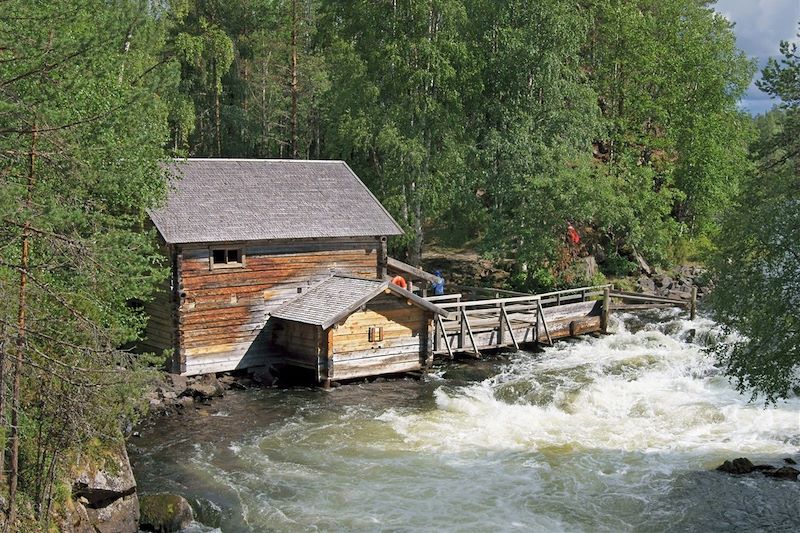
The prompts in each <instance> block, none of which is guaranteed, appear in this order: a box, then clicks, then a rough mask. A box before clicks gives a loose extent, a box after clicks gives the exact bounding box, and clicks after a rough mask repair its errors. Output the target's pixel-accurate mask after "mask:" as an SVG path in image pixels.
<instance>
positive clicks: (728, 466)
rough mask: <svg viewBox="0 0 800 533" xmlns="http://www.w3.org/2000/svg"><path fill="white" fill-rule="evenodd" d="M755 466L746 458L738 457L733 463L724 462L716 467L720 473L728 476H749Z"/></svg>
mask: <svg viewBox="0 0 800 533" xmlns="http://www.w3.org/2000/svg"><path fill="white" fill-rule="evenodd" d="M754 468H755V466H754V465H753V463H752V462H750V459H748V458H747V457H739V458H738V459H734V460H733V461H725V462H724V463H722V464H721V465H719V466H718V467H717V470H719V471H720V472H726V473H728V474H749V473H750V472H752V471H753V469H754Z"/></svg>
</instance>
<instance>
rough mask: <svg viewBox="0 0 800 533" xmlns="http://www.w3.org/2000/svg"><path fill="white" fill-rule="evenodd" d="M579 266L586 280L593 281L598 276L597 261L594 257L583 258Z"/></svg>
mask: <svg viewBox="0 0 800 533" xmlns="http://www.w3.org/2000/svg"><path fill="white" fill-rule="evenodd" d="M579 265H580V268H581V270H582V272H581V273H582V274H583V278H584V279H585V280H589V281H591V280H592V279H593V278H594V277H595V276H596V275H597V272H598V268H597V261H596V260H595V258H594V256H591V255H589V256H586V257H581V258H580V259H579Z"/></svg>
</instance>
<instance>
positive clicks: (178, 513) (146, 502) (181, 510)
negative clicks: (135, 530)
mask: <svg viewBox="0 0 800 533" xmlns="http://www.w3.org/2000/svg"><path fill="white" fill-rule="evenodd" d="M139 509H140V512H141V518H140V519H139V526H140V527H141V528H142V529H144V530H147V531H157V532H161V533H169V532H172V531H180V530H181V529H184V528H186V527H188V526H189V524H191V523H192V521H194V513H193V512H192V506H191V505H189V502H188V501H186V498H184V497H183V496H178V495H177V494H166V493H164V494H147V495H143V496H142V497H141V498H139Z"/></svg>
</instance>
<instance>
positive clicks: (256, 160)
mask: <svg viewBox="0 0 800 533" xmlns="http://www.w3.org/2000/svg"><path fill="white" fill-rule="evenodd" d="M172 160H173V161H220V162H224V161H228V162H230V161H237V162H253V163H344V160H343V159H270V158H250V157H173V158H172Z"/></svg>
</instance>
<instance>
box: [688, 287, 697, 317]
mask: <svg viewBox="0 0 800 533" xmlns="http://www.w3.org/2000/svg"><path fill="white" fill-rule="evenodd" d="M696 316H697V287H695V286H693V287H692V301H691V303H690V304H689V319H690V320H694V318H695V317H696Z"/></svg>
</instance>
